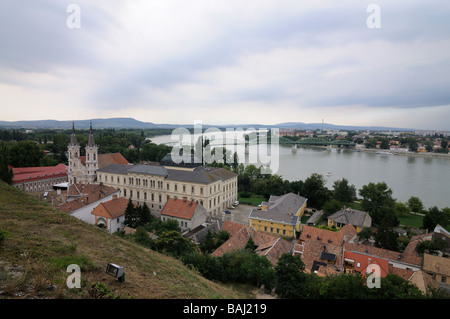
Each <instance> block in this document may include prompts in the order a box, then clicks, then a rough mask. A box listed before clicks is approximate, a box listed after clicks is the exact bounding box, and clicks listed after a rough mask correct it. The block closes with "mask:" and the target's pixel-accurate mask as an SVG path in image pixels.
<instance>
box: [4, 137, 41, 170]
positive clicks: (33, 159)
mask: <svg viewBox="0 0 450 319" xmlns="http://www.w3.org/2000/svg"><path fill="white" fill-rule="evenodd" d="M9 151H10V164H11V165H12V166H14V167H34V166H39V165H40V161H41V158H42V157H44V156H45V155H44V152H42V151H41V150H40V149H39V146H38V145H36V143H34V142H32V141H20V142H16V143H13V144H11V146H10V148H9Z"/></svg>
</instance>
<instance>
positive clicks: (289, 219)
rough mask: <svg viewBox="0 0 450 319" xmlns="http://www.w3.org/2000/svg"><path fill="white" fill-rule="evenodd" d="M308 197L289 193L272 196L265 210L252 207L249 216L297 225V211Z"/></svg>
mask: <svg viewBox="0 0 450 319" xmlns="http://www.w3.org/2000/svg"><path fill="white" fill-rule="evenodd" d="M306 201H307V199H306V198H304V197H302V196H300V195H296V194H294V193H288V194H285V195H283V196H270V199H269V202H268V203H267V204H268V207H267V208H266V209H265V210H258V209H252V211H251V212H250V216H249V218H255V219H262V220H273V221H275V222H279V223H284V224H289V225H296V224H297V221H298V216H296V214H297V212H298V211H299V210H300V208H301V207H302V206H303V205H304V204H305V203H306Z"/></svg>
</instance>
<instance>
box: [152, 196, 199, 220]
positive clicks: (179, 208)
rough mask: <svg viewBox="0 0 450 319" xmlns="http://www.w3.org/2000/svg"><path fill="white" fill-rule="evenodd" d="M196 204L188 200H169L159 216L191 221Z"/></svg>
mask: <svg viewBox="0 0 450 319" xmlns="http://www.w3.org/2000/svg"><path fill="white" fill-rule="evenodd" d="M196 208H197V203H196V202H192V201H190V200H183V199H174V198H169V199H168V200H167V202H166V205H164V208H163V210H162V211H161V216H163V215H165V216H171V217H176V218H183V219H191V218H192V216H193V215H194V212H195V209H196Z"/></svg>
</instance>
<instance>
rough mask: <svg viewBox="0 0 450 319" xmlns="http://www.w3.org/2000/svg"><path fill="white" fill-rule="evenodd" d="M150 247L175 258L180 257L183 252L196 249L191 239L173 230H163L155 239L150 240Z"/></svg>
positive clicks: (186, 252)
mask: <svg viewBox="0 0 450 319" xmlns="http://www.w3.org/2000/svg"><path fill="white" fill-rule="evenodd" d="M151 248H152V249H154V250H156V251H159V252H161V253H164V254H166V255H170V256H173V257H175V258H181V257H182V256H183V255H184V254H188V253H191V252H193V251H195V250H196V249H197V248H196V246H195V244H194V243H193V242H192V241H190V240H189V239H186V238H184V237H183V236H181V234H180V232H178V231H175V230H169V231H165V232H163V233H162V234H161V235H160V236H159V237H158V238H157V239H155V240H152V244H151Z"/></svg>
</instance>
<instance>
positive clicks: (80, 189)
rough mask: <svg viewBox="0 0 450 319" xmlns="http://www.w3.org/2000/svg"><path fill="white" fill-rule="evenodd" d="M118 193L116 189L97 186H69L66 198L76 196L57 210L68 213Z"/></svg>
mask: <svg viewBox="0 0 450 319" xmlns="http://www.w3.org/2000/svg"><path fill="white" fill-rule="evenodd" d="M116 192H119V190H117V189H116V188H113V187H109V186H105V185H99V184H77V185H73V184H72V185H70V186H69V188H68V189H67V197H68V198H69V196H72V197H73V196H78V197H77V198H76V199H75V200H72V201H68V202H67V203H65V204H63V205H61V206H59V207H58V209H59V210H61V211H63V212H66V213H70V212H73V211H74V210H77V209H80V208H81V207H84V206H86V205H89V204H92V203H94V202H96V201H98V200H100V199H102V198H105V197H107V196H109V195H112V194H114V193H116Z"/></svg>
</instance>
